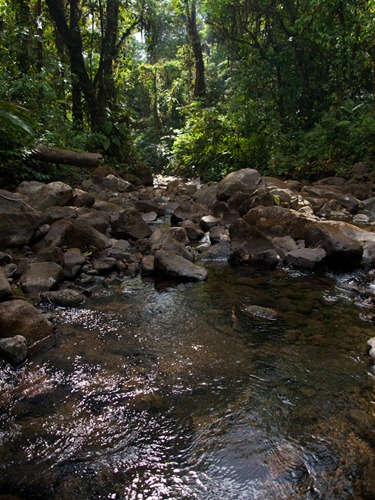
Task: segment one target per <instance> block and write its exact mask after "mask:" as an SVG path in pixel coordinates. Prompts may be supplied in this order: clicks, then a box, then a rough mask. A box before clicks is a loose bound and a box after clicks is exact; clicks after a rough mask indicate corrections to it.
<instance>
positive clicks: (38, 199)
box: [25, 181, 73, 210]
mask: <svg viewBox="0 0 375 500" xmlns="http://www.w3.org/2000/svg"><path fill="white" fill-rule="evenodd" d="M25 194H26V196H27V201H28V204H29V205H31V206H32V207H33V208H35V209H36V210H45V209H47V208H49V207H53V206H59V207H63V206H65V205H68V204H69V203H70V202H71V200H72V198H73V189H72V188H71V187H70V186H68V184H65V183H64V182H60V181H56V182H50V183H49V184H43V185H42V186H41V187H40V188H39V189H36V190H34V189H33V190H32V191H31V192H29V193H25Z"/></svg>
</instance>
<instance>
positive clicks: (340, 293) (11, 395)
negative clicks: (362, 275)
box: [0, 266, 375, 500]
mask: <svg viewBox="0 0 375 500" xmlns="http://www.w3.org/2000/svg"><path fill="white" fill-rule="evenodd" d="M353 279H355V277H354V278H353V277H350V276H343V277H341V278H340V279H338V278H337V277H334V276H322V277H312V276H309V275H303V274H293V275H291V274H290V273H287V272H285V271H278V272H275V271H273V272H260V271H251V270H250V269H231V268H229V267H226V266H225V267H217V268H215V267H212V268H210V269H209V278H208V281H207V282H206V283H200V284H180V285H177V284H173V283H167V282H164V283H159V284H157V285H156V286H155V284H154V283H153V282H151V281H150V282H143V281H142V280H140V279H135V280H131V279H125V280H124V281H122V282H114V283H113V284H112V285H111V286H109V287H108V288H106V289H105V290H104V291H102V292H100V293H97V294H96V295H95V296H93V297H92V298H91V299H90V300H89V301H88V302H87V303H86V304H84V306H83V307H82V308H78V309H65V310H64V309H59V310H58V311H57V313H56V321H57V332H56V335H55V336H54V338H53V341H52V342H51V344H50V345H49V346H48V347H47V348H45V349H44V350H43V352H40V353H38V354H37V355H36V356H34V357H33V358H32V359H31V360H29V361H28V362H27V363H25V365H23V366H22V367H20V368H18V369H17V370H15V369H12V368H9V367H3V368H1V371H0V422H1V426H0V495H1V494H3V495H5V494H12V495H15V496H18V497H19V498H22V499H28V498H30V499H53V500H54V499H56V500H57V499H59V500H65V499H66V500H71V499H75V500H91V499H134V500H143V499H207V500H208V499H213V500H217V499H223V500H226V499H258V498H259V499H265V498H267V499H268V498H272V499H295V498H308V499H310V498H311V499H326V498H340V499H346V498H348V499H352V498H365V497H366V495H367V494H369V492H370V494H371V484H370V485H369V484H368V481H367V480H366V479H365V478H366V475H367V476H368V475H369V470H370V471H371V464H373V463H374V459H375V451H374V444H375V439H374V428H375V426H374V423H375V422H374V420H375V419H374V397H373V385H374V375H375V371H374V369H373V367H371V366H369V363H368V358H367V355H366V342H367V340H368V339H369V338H370V337H373V336H375V333H374V325H373V322H372V303H371V301H369V300H368V299H367V298H363V296H362V295H361V293H360V290H358V291H355V289H353V286H352V285H353V283H351V281H353ZM348 284H350V286H348ZM254 305H256V306H260V307H267V308H271V309H273V310H274V311H275V312H276V313H277V317H276V319H274V318H273V319H272V318H270V319H264V318H263V319H261V318H257V317H254V316H252V315H251V314H249V306H254ZM364 484H365V486H364ZM374 493H375V492H374Z"/></svg>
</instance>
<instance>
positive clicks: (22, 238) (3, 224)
mask: <svg viewBox="0 0 375 500" xmlns="http://www.w3.org/2000/svg"><path fill="white" fill-rule="evenodd" d="M44 223H45V216H44V215H42V214H40V213H38V212H28V213H8V214H5V213H3V214H1V217H0V235H1V238H0V246H1V248H12V247H23V246H25V245H30V244H32V243H33V241H34V238H35V234H36V231H37V229H38V228H39V227H40V226H41V225H43V224H44Z"/></svg>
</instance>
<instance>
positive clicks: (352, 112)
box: [270, 98, 375, 177]
mask: <svg viewBox="0 0 375 500" xmlns="http://www.w3.org/2000/svg"><path fill="white" fill-rule="evenodd" d="M374 145H375V112H374V102H373V100H372V98H371V99H370V98H368V99H367V100H365V101H364V102H361V103H359V104H356V103H355V102H354V101H352V100H349V101H346V102H345V103H344V104H343V105H342V106H340V107H338V108H337V107H332V108H331V109H330V110H329V111H327V112H326V113H324V114H323V116H322V118H321V120H320V121H319V122H318V123H316V124H315V125H314V126H313V127H312V128H311V129H310V130H309V131H307V132H304V131H299V132H297V133H296V134H291V133H289V134H285V133H284V134H283V133H280V134H279V135H278V137H277V141H275V144H274V147H273V150H272V159H271V163H270V171H271V172H272V173H273V174H275V175H292V176H295V177H311V176H312V177H321V176H324V175H325V174H326V173H327V172H331V171H332V168H333V169H334V170H336V171H337V172H338V173H340V172H343V171H345V170H346V169H347V168H348V167H350V166H351V165H352V164H353V163H356V162H358V161H364V162H371V161H373V160H374V157H375V146H374Z"/></svg>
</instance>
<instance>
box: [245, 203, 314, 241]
mask: <svg viewBox="0 0 375 500" xmlns="http://www.w3.org/2000/svg"><path fill="white" fill-rule="evenodd" d="M243 220H244V221H245V222H246V223H247V224H249V225H251V226H254V227H256V228H257V229H258V230H259V231H261V232H262V233H264V234H266V235H267V236H291V237H292V238H293V239H295V240H297V239H303V235H304V228H305V225H306V224H307V222H308V219H307V218H306V217H304V216H303V215H300V214H298V213H297V212H294V211H292V210H288V209H287V208H283V207H280V206H277V205H274V206H272V207H263V206H260V207H255V208H252V209H251V210H249V212H247V214H246V215H244V216H243Z"/></svg>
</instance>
